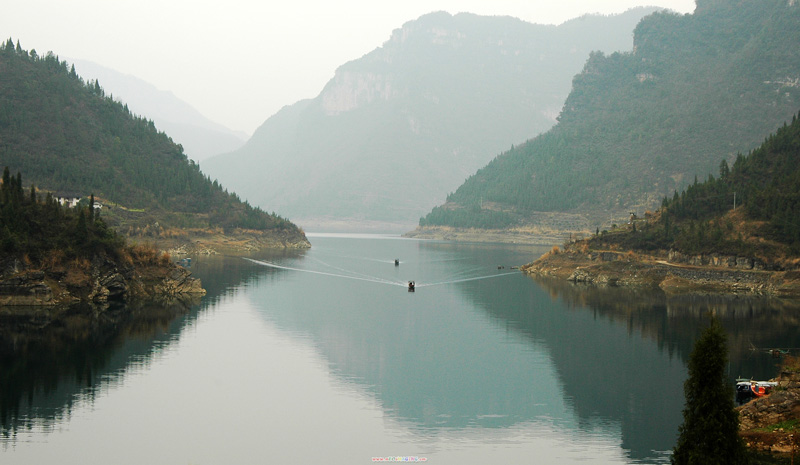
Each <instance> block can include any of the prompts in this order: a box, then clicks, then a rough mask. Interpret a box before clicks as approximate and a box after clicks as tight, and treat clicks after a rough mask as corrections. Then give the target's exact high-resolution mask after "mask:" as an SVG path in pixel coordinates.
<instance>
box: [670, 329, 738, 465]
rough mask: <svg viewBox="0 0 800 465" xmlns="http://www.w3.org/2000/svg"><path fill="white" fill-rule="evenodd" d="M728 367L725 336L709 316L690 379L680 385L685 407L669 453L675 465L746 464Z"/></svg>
mask: <svg viewBox="0 0 800 465" xmlns="http://www.w3.org/2000/svg"><path fill="white" fill-rule="evenodd" d="M727 364H728V344H727V336H726V335H725V331H724V330H723V329H722V326H721V325H720V324H719V321H717V319H716V318H715V317H713V316H712V317H711V323H710V324H709V326H708V328H706V329H705V330H704V331H703V333H702V334H701V335H700V337H699V338H698V339H697V341H696V342H695V345H694V349H693V350H692V353H691V355H690V356H689V378H688V379H687V380H686V382H685V383H684V385H683V390H684V395H685V396H686V406H685V407H684V409H683V425H681V426H680V428H679V430H678V431H679V436H678V442H677V444H676V445H675V449H674V450H673V453H672V459H671V460H672V463H673V464H674V465H686V464H691V465H695V464H696V465H701V464H702V465H714V464H720V465H722V464H726V465H728V464H747V463H749V460H748V457H747V451H746V449H745V445H744V442H743V441H742V438H741V437H740V436H739V417H738V413H737V412H736V410H734V406H733V385H732V384H731V383H730V382H729V380H728V379H727V376H726V374H725V367H726V366H727Z"/></svg>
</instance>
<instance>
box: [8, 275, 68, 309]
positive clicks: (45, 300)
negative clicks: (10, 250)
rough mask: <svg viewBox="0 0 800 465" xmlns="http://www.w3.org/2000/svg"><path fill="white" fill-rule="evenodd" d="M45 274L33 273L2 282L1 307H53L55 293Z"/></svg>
mask: <svg viewBox="0 0 800 465" xmlns="http://www.w3.org/2000/svg"><path fill="white" fill-rule="evenodd" d="M44 277H45V275H44V272H42V271H31V272H25V273H19V274H18V275H16V276H14V277H12V278H9V279H6V280H3V281H0V305H53V304H54V303H55V299H54V298H53V291H52V289H50V287H49V286H47V285H46V284H45V283H44Z"/></svg>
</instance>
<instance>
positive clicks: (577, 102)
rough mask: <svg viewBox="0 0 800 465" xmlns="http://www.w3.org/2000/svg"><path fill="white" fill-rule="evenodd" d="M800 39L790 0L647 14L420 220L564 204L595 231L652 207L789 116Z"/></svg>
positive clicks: (476, 219) (503, 220) (721, 0)
mask: <svg viewBox="0 0 800 465" xmlns="http://www.w3.org/2000/svg"><path fill="white" fill-rule="evenodd" d="M798 44H800V3H798V2H796V1H794V0H738V1H736V2H732V1H728V0H698V1H697V9H696V11H695V13H694V14H690V15H677V14H672V13H666V12H661V13H656V14H653V15H651V16H649V17H647V18H645V19H643V20H642V21H641V23H639V25H638V26H637V27H636V31H635V38H634V50H633V51H632V52H629V53H615V54H611V55H603V54H600V53H595V54H593V55H592V57H591V58H590V59H589V61H588V62H587V63H586V66H585V67H584V69H583V71H582V72H581V73H580V74H579V75H578V76H576V77H575V79H574V81H573V89H572V92H571V93H570V95H569V97H568V98H567V100H566V102H565V104H564V110H563V112H562V113H561V115H560V116H559V123H558V125H556V126H555V127H553V128H552V129H551V130H550V131H548V132H547V133H546V134H542V135H540V136H539V137H537V138H535V139H533V140H531V141H529V142H527V143H525V144H520V145H518V146H516V147H515V148H514V149H512V150H509V151H507V152H506V153H503V154H501V155H499V156H498V157H497V158H495V159H494V160H493V161H492V162H491V163H489V164H488V165H487V166H486V167H485V168H483V169H481V170H479V171H478V172H477V173H476V174H475V175H474V176H472V177H470V179H469V180H467V181H466V182H465V183H464V184H463V185H462V186H461V187H459V188H458V190H457V191H456V192H455V193H453V194H452V195H450V196H449V197H448V201H447V203H445V204H444V205H442V206H440V207H436V208H435V209H433V211H432V212H431V213H430V214H429V215H427V216H426V217H425V218H424V219H423V220H422V221H421V222H420V224H421V225H422V226H437V225H446V226H457V227H482V228H503V227H514V226H518V225H520V224H525V223H529V222H531V219H532V218H534V217H535V216H536V215H537V212H572V213H580V214H583V215H585V217H586V218H587V224H586V226H588V227H589V228H591V230H593V231H595V230H596V227H601V228H604V227H608V226H609V225H610V224H609V223H611V222H613V220H612V219H611V218H613V217H614V216H616V217H617V218H627V217H628V216H629V214H628V212H630V211H636V212H639V213H640V214H641V213H643V212H644V211H645V210H646V209H653V208H655V207H657V206H658V205H659V204H660V202H661V200H662V199H663V197H664V196H670V197H672V196H673V193H674V192H675V191H676V190H678V191H680V190H682V189H683V188H685V187H686V186H687V185H689V184H692V183H693V182H694V181H695V179H696V178H697V177H699V178H700V181H702V180H704V179H705V178H706V177H707V176H708V175H709V174H716V173H718V170H719V166H720V163H721V162H722V160H723V159H724V160H726V161H727V162H728V163H730V162H732V161H733V160H734V158H735V157H736V155H737V153H739V152H742V153H746V152H747V151H748V150H751V149H753V148H755V147H757V146H758V145H759V144H760V143H761V142H762V141H763V140H764V138H765V137H767V136H768V135H769V134H770V132H772V131H773V130H774V128H775V127H778V126H779V125H781V124H783V123H784V122H787V121H789V120H791V118H792V116H793V115H794V114H795V113H796V112H797V109H798V108H800V47H798V46H797V45H798ZM708 201H709V202H711V201H714V199H708Z"/></svg>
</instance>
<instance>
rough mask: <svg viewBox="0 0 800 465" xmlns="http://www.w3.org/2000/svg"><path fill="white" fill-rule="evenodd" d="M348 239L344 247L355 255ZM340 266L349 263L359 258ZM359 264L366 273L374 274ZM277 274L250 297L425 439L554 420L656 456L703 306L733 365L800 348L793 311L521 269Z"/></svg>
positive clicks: (452, 256)
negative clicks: (592, 285)
mask: <svg viewBox="0 0 800 465" xmlns="http://www.w3.org/2000/svg"><path fill="white" fill-rule="evenodd" d="M346 245H347V244H343V245H342V244H337V246H339V247H344V246H346ZM390 245H391V246H392V247H393V249H392V250H397V249H398V248H399V247H400V245H397V244H390ZM370 246H374V247H376V248H377V247H378V245H376V244H370ZM353 247H354V248H353V250H347V251H342V252H340V253H341V255H343V256H344V255H347V256H356V255H357V254H358V253H359V251H358V250H356V249H355V246H353ZM337 250H339V249H337ZM318 252H322V250H318V251H317V252H313V251H312V252H311V253H312V254H314V253H318ZM418 252H419V253H420V255H418V256H415V255H414V254H415V253H418ZM378 254H379V251H377V250H376V251H373V250H370V251H369V255H370V256H373V255H378ZM385 255H387V256H389V257H393V256H401V257H408V258H405V260H406V261H403V263H402V265H401V266H400V267H399V270H398V277H400V273H401V272H403V271H406V270H408V267H413V266H416V265H415V263H416V262H415V263H412V261H413V260H416V261H418V262H420V263H422V262H425V263H427V265H426V266H422V265H420V266H419V267H418V268H413V269H412V273H421V272H426V271H430V268H431V267H432V265H433V264H437V265H440V264H442V263H450V264H452V265H451V270H450V271H451V272H452V273H454V276H468V275H464V274H461V275H459V274H458V273H460V272H461V271H463V270H468V269H472V268H476V267H482V269H483V270H486V268H487V267H486V265H487V264H491V265H492V266H495V267H496V266H497V265H506V266H507V265H513V264H518V263H519V261H520V259H519V258H518V257H515V256H514V253H513V251H512V253H508V252H507V251H504V250H503V249H497V248H494V249H493V248H492V247H488V246H483V247H477V246H472V245H463V246H462V245H453V244H435V243H434V244H427V243H413V242H412V243H410V244H408V245H407V248H406V249H402V250H401V251H400V252H397V255H395V254H394V252H392V253H386V254H385ZM311 258H314V256H313V255H312V256H311ZM326 260H328V259H327V258H326ZM331 261H332V260H331ZM311 262H312V263H311V264H314V265H315V266H316V264H315V263H316V262H314V260H311ZM335 263H336V266H338V267H340V269H342V270H344V269H355V268H353V266H354V263H356V262H353V263H346V262H335ZM358 263H359V266H360V268H359V270H360V272H361V273H363V274H365V275H372V274H376V275H377V273H378V272H379V271H373V269H372V268H370V266H371V265H369V263H367V262H363V261H362V262H358ZM296 266H302V265H296ZM381 266H384V265H381ZM383 269H384V270H385V268H383ZM391 269H392V270H395V268H394V267H393V266H392V267H391ZM280 274H281V275H285V277H286V279H285V280H283V281H282V282H281V283H280V286H254V287H253V288H252V289H251V290H250V291H249V293H248V299H249V300H250V301H251V302H252V303H253V305H254V306H256V307H257V308H261V311H262V312H263V314H264V316H265V317H266V318H267V319H268V320H270V321H272V322H273V323H274V324H276V325H277V326H278V327H279V328H282V329H285V330H288V331H289V332H290V333H295V334H300V335H302V336H303V337H304V339H306V340H310V341H313V343H314V344H315V345H316V346H317V348H318V350H319V351H320V353H321V354H322V355H323V356H324V357H325V359H326V360H327V361H328V362H329V364H330V368H331V371H332V372H333V373H335V374H336V375H337V376H338V377H340V378H341V379H345V380H348V382H354V383H357V384H358V385H360V386H361V387H362V389H366V390H368V391H369V392H371V393H373V395H374V396H375V398H376V400H377V401H378V402H379V403H380V405H381V406H382V408H383V409H384V411H385V412H386V414H387V415H388V416H390V417H392V418H396V419H399V420H401V421H404V422H405V423H407V424H408V425H410V426H411V427H412V429H414V430H417V431H420V432H421V434H423V435H424V436H431V435H437V434H439V433H440V432H442V431H448V430H452V429H469V428H472V427H497V428H505V427H510V426H514V425H518V424H525V423H528V422H537V423H538V422H548V423H554V424H560V425H563V426H566V427H567V428H573V427H577V429H578V430H581V431H584V432H586V433H587V434H596V433H598V431H599V432H600V433H599V434H603V435H606V436H611V437H619V438H621V441H622V447H623V448H624V449H625V450H627V451H628V455H629V457H630V458H631V460H633V461H648V462H652V461H654V460H660V459H663V458H664V455H663V453H662V452H663V451H669V450H670V449H671V448H672V447H673V445H674V440H675V437H676V434H677V428H678V425H679V424H680V422H681V418H682V416H681V412H682V409H683V401H684V398H683V381H684V379H685V376H686V369H685V359H686V357H687V356H688V353H689V351H690V350H691V347H692V344H693V341H694V338H695V337H696V335H697V334H698V333H699V331H700V329H701V328H702V327H703V326H704V325H705V320H704V314H705V313H706V310H707V309H709V308H713V309H715V310H716V311H717V313H718V314H719V315H720V317H721V318H722V320H723V323H724V324H725V326H726V328H728V330H729V332H731V334H732V336H731V341H732V347H735V348H736V350H735V351H734V356H733V359H732V363H731V371H732V372H733V373H734V375H733V376H736V375H738V374H739V371H740V370H742V371H741V372H742V373H745V372H747V374H748V376H749V375H753V376H760V374H761V373H762V372H764V373H766V372H769V373H773V371H774V367H773V360H772V359H770V358H769V357H768V356H767V359H766V360H764V357H763V356H762V355H763V354H762V353H759V352H751V351H750V350H749V347H750V343H751V342H752V344H754V345H757V346H764V347H766V346H770V345H775V346H792V347H800V342H797V343H796V342H794V341H796V340H797V338H796V337H795V332H794V331H793V330H792V328H796V327H797V325H795V324H793V322H794V316H795V313H793V312H792V310H791V309H783V308H781V307H777V306H775V305H774V304H773V303H770V302H762V301H758V300H743V299H732V300H731V301H726V300H725V299H714V298H688V297H685V298H671V299H667V298H666V297H665V296H663V294H662V295H660V296H659V295H658V294H650V293H642V292H633V293H630V292H625V291H623V290H619V289H609V290H606V291H607V292H604V291H602V290H597V289H583V290H578V291H576V290H575V289H573V288H570V287H568V286H566V285H565V286H561V285H560V284H559V283H539V284H537V283H535V282H533V281H531V280H530V279H529V278H526V277H524V276H522V275H521V274H520V275H517V276H509V277H505V278H502V279H490V280H478V281H469V282H463V283H454V284H451V285H449V286H442V287H436V288H427V287H425V288H423V287H420V288H419V289H418V290H417V292H416V293H414V294H409V293H406V292H398V291H397V290H396V289H392V288H389V287H387V286H382V285H380V284H369V283H367V284H365V283H363V282H357V284H356V285H351V284H350V282H349V281H347V280H336V279H320V278H319V277H318V276H314V277H312V278H308V276H309V275H304V274H303V273H296V272H288V271H282V270H280ZM412 276H413V274H412ZM442 279H443V280H444V279H445V278H442ZM420 280H421V278H420ZM562 284H566V283H562ZM311 288H313V289H314V292H308V289H311ZM776 326H778V327H779V328H776ZM757 367H760V368H761V371H759V370H757V369H756V368H757Z"/></svg>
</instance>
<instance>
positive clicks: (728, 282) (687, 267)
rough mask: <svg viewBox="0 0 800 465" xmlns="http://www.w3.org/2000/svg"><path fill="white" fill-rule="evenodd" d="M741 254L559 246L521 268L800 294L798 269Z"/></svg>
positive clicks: (700, 288)
mask: <svg viewBox="0 0 800 465" xmlns="http://www.w3.org/2000/svg"><path fill="white" fill-rule="evenodd" d="M762 268H763V266H760V265H759V263H758V262H757V261H754V260H751V259H747V258H743V257H719V256H714V257H702V256H701V257H684V256H680V255H678V254H671V255H669V256H664V257H658V256H647V255H642V254H637V253H633V252H613V251H606V252H600V251H580V250H569V249H568V250H566V251H560V250H559V249H558V248H557V247H554V248H553V250H552V251H551V252H549V253H547V254H545V255H544V256H542V257H541V258H539V259H538V260H536V261H535V262H533V263H530V264H528V265H525V266H523V267H522V270H523V271H524V272H525V273H527V274H531V275H541V276H553V277H557V278H560V279H566V280H569V281H572V282H576V283H588V284H597V285H607V286H639V287H654V288H661V289H662V290H664V291H665V292H668V293H692V292H707V293H708V292H710V293H754V294H763V295H771V296H778V297H800V272H798V271H767V270H764V269H762Z"/></svg>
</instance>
